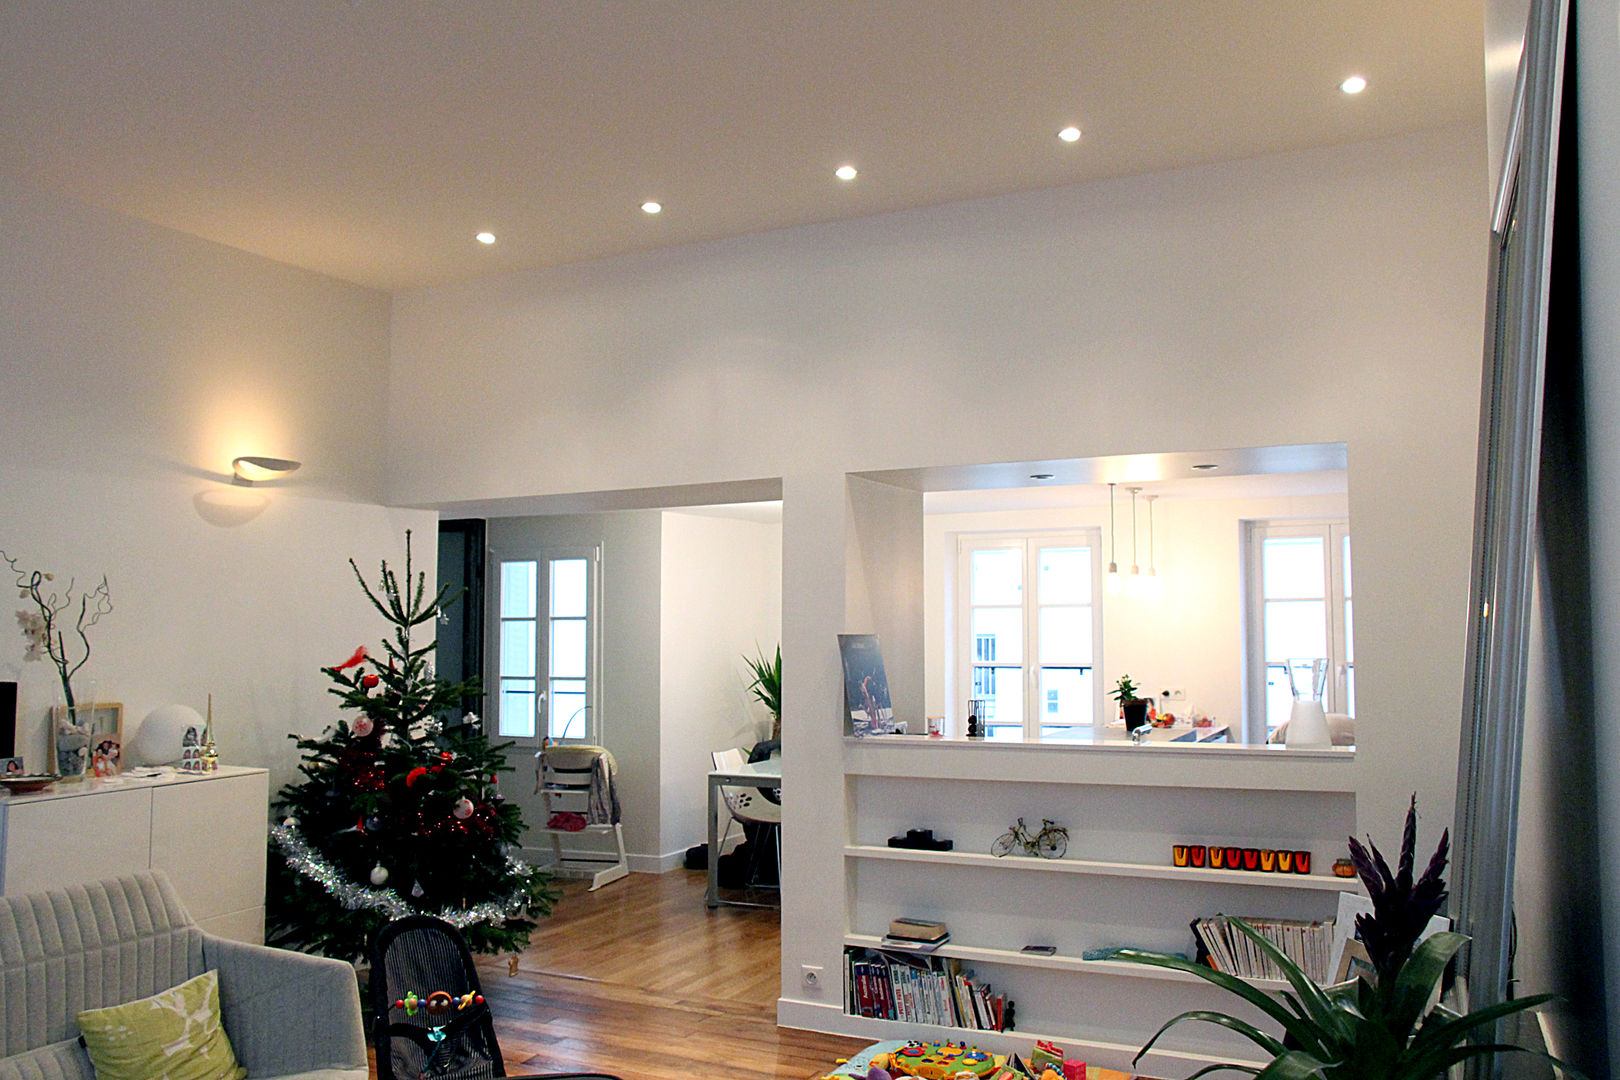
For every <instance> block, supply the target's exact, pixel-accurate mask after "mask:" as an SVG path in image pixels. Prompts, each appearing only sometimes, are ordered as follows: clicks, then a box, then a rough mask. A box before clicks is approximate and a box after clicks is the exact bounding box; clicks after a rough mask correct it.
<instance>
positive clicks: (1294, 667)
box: [1287, 657, 1333, 750]
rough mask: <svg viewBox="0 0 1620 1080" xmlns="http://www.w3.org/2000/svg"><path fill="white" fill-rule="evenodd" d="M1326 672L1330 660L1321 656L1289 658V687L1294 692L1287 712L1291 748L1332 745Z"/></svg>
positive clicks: (1314, 748)
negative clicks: (1325, 696) (1324, 702)
mask: <svg viewBox="0 0 1620 1080" xmlns="http://www.w3.org/2000/svg"><path fill="white" fill-rule="evenodd" d="M1327 673H1328V662H1327V660H1326V659H1324V658H1322V657H1312V658H1309V659H1291V660H1289V661H1288V688H1289V689H1290V690H1292V691H1293V693H1294V705H1293V708H1292V709H1290V710H1289V713H1288V740H1287V745H1288V749H1290V750H1320V749H1325V748H1327V747H1330V746H1332V745H1333V735H1332V733H1330V732H1329V731H1328V723H1327V710H1326V709H1324V708H1323V707H1322V693H1323V691H1324V690H1326V689H1327Z"/></svg>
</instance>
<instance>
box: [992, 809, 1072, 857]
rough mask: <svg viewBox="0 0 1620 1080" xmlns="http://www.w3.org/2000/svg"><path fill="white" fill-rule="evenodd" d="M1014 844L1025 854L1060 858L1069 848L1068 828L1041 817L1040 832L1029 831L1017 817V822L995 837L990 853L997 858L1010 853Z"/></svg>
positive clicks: (1021, 819) (1022, 820)
mask: <svg viewBox="0 0 1620 1080" xmlns="http://www.w3.org/2000/svg"><path fill="white" fill-rule="evenodd" d="M1014 846H1017V847H1021V848H1023V849H1024V854H1026V855H1034V856H1036V857H1038V858H1042V859H1061V858H1063V853H1064V852H1065V851H1068V850H1069V830H1068V829H1065V828H1064V827H1063V826H1062V825H1056V824H1053V822H1052V819H1051V818H1042V819H1041V829H1040V832H1037V833H1031V832H1030V831H1029V830H1028V829H1026V828H1025V827H1024V819H1023V818H1019V819H1018V824H1016V825H1014V826H1013V827H1012V828H1010V829H1008V830H1007V831H1006V832H1004V833H1002V834H1001V835H1000V836H998V837H996V842H995V843H993V844H991V845H990V854H992V855H994V856H995V857H996V858H998V859H999V858H1001V857H1002V856H1003V855H1008V854H1011V852H1012V850H1013V848H1014Z"/></svg>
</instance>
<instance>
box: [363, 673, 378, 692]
mask: <svg viewBox="0 0 1620 1080" xmlns="http://www.w3.org/2000/svg"><path fill="white" fill-rule="evenodd" d="M380 682H382V680H381V679H379V678H377V676H375V675H367V676H366V677H365V678H363V679H361V680H360V685H361V686H363V687H365V688H366V689H367V690H370V689H372V688H373V687H375V686H376V685H377V684H378V683H380Z"/></svg>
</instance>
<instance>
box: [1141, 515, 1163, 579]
mask: <svg viewBox="0 0 1620 1080" xmlns="http://www.w3.org/2000/svg"><path fill="white" fill-rule="evenodd" d="M1143 498H1145V499H1146V500H1147V504H1148V571H1147V577H1146V578H1144V579H1143V581H1142V584H1143V585H1144V586H1145V591H1146V594H1147V595H1148V596H1158V595H1160V594H1161V593H1163V592H1164V582H1162V581H1160V580H1159V568H1158V567H1157V566H1156V565H1155V564H1154V561H1153V500H1154V499H1157V498H1158V496H1157V495H1144V496H1143Z"/></svg>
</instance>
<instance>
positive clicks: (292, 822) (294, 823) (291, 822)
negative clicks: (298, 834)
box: [281, 817, 298, 829]
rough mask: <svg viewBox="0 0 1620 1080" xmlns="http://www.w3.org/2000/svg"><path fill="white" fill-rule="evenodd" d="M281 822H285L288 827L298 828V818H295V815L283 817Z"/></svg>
mask: <svg viewBox="0 0 1620 1080" xmlns="http://www.w3.org/2000/svg"><path fill="white" fill-rule="evenodd" d="M281 823H282V824H283V825H285V826H287V828H289V829H296V828H298V819H297V818H295V817H288V818H283V819H282V820H281Z"/></svg>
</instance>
